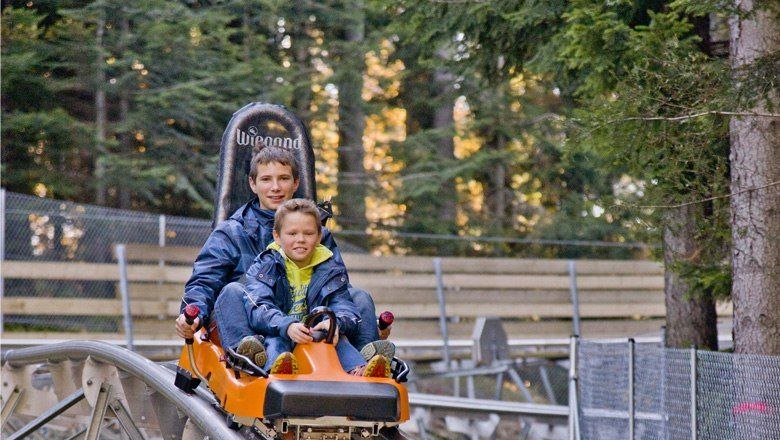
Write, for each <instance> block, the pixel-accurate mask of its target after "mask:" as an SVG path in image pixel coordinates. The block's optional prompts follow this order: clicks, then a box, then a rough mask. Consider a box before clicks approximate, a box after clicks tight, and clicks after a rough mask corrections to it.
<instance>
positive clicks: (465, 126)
mask: <svg viewBox="0 0 780 440" xmlns="http://www.w3.org/2000/svg"><path fill="white" fill-rule="evenodd" d="M773 5H774V6H773ZM778 23H780V19H779V18H778V9H777V4H776V3H774V2H762V1H755V2H753V1H742V2H734V3H732V2H730V1H713V0H707V1H692V0H691V1H688V0H677V1H660V0H646V1H625V0H615V1H609V2H604V1H596V0H575V1H562V0H552V1H534V0H527V1H520V0H514V1H513V0H497V1H480V0H473V1H469V0H449V1H447V0H430V1H418V0H412V1H408V0H386V1H374V0H341V1H329V0H326V1H308V0H293V1H281V0H243V1H239V0H236V1H218V0H213V1H205V0H204V1H195V0H139V1H131V2H128V1H117V0H97V1H83V0H82V1H76V0H49V1H35V0H27V1H3V2H2V185H3V187H4V188H6V189H7V190H10V191H15V192H21V193H25V194H34V195H38V196H40V197H49V198H55V199H64V200H71V201H76V202H82V203H91V204H97V205H102V206H111V207H117V208H124V209H134V210H141V211H147V212H156V213H164V214H173V215H181V216H193V217H204V218H208V217H210V216H211V212H212V208H213V206H212V203H211V201H212V200H213V198H214V197H213V195H214V194H213V193H214V186H215V178H216V174H217V173H216V169H217V162H218V151H219V144H220V140H221V136H222V133H223V130H224V128H225V126H226V124H227V122H228V121H229V119H230V117H231V115H232V113H233V112H234V111H236V110H237V109H239V108H241V107H243V106H244V105H245V104H247V103H249V102H254V101H259V102H270V103H276V104H283V105H285V106H287V107H288V108H289V109H291V110H292V111H293V112H295V113H296V114H297V115H298V116H299V117H301V118H302V120H303V121H304V122H305V124H306V125H307V127H308V128H309V130H310V133H311V137H312V141H313V145H314V147H315V156H316V157H317V164H316V165H317V170H316V176H317V184H318V196H319V198H321V199H332V201H333V204H334V206H335V210H336V217H335V222H334V223H332V224H331V226H332V227H333V228H335V229H337V230H341V231H343V232H346V233H350V234H348V235H346V237H347V240H348V241H349V242H350V244H352V245H354V246H358V247H360V248H363V249H366V250H369V251H372V252H379V253H397V254H405V253H415V254H423V255H424V254H446V255H487V256H496V255H501V256H525V257H528V256H532V257H556V258H582V257H590V258H638V257H652V258H657V259H663V260H664V263H665V268H666V281H667V282H666V288H665V290H666V301H667V310H668V312H667V338H666V339H667V344H668V345H670V346H678V347H683V346H690V345H697V346H699V347H708V348H717V332H716V329H715V319H716V317H715V308H714V304H715V301H717V300H720V299H724V298H727V297H729V296H730V295H731V296H732V300H733V301H734V307H735V347H736V349H737V351H743V352H754V353H767V354H780V270H778V267H780V243H778V240H780V239H778V237H780V218H778V217H779V216H780V214H778V211H777V206H780V186H778V181H779V180H780V157H779V155H780V153H779V152H778V150H779V149H780V147H778V143H779V142H780V140H779V139H778V136H779V135H778V129H777V124H778V119H780V118H778V112H777V109H776V106H777V104H778V90H777V72H778V53H780V52H779V51H778V47H779V46H780V42H779V41H778V35H780V32H778V30H779V28H778V26H779V25H778ZM420 237H440V238H442V237H443V238H452V239H444V240H436V241H435V242H434V241H421V240H419V238H420ZM431 243H435V244H431Z"/></svg>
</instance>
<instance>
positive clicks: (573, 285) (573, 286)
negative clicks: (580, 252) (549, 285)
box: [569, 260, 582, 336]
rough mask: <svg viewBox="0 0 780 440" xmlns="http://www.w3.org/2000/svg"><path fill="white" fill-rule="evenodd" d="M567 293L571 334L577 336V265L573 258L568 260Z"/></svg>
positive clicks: (578, 328)
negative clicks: (569, 304)
mask: <svg viewBox="0 0 780 440" xmlns="http://www.w3.org/2000/svg"><path fill="white" fill-rule="evenodd" d="M569 294H570V295H571V307H572V314H571V326H572V332H574V333H573V334H575V335H577V336H579V335H581V334H582V333H581V332H580V300H579V294H578V292H577V266H576V265H575V263H574V260H569Z"/></svg>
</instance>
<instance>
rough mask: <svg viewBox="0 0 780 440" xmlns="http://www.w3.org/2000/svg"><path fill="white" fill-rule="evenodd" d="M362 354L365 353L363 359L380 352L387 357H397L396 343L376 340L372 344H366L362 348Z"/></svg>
mask: <svg viewBox="0 0 780 440" xmlns="http://www.w3.org/2000/svg"><path fill="white" fill-rule="evenodd" d="M360 354H361V355H363V359H365V360H366V361H368V360H369V359H371V358H372V357H374V356H376V355H378V354H379V355H382V356H384V357H385V358H387V359H392V358H393V357H395V344H393V343H392V342H390V341H386V340H379V341H374V342H372V343H370V344H366V346H365V347H363V349H362V350H360Z"/></svg>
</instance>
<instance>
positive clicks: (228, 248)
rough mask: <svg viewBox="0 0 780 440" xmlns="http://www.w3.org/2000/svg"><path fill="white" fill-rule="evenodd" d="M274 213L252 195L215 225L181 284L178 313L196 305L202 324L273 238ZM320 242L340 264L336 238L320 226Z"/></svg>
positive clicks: (340, 259)
mask: <svg viewBox="0 0 780 440" xmlns="http://www.w3.org/2000/svg"><path fill="white" fill-rule="evenodd" d="M274 213H275V211H273V210H269V209H260V202H259V201H258V200H257V198H255V199H253V200H252V201H250V202H248V203H246V204H245V205H243V206H242V207H240V208H238V209H237V210H236V211H235V212H234V213H233V215H231V216H230V218H228V219H227V220H225V221H223V222H222V223H220V224H219V225H217V227H216V228H215V229H214V230H213V231H212V232H211V234H210V235H209V237H208V239H206V243H205V244H204V245H203V247H202V248H201V250H200V253H199V254H198V257H197V258H196V259H195V264H194V265H193V268H192V275H191V276H190V279H189V280H188V281H187V284H185V285H184V296H183V297H182V302H181V306H180V308H179V311H180V313H181V312H182V311H184V307H186V306H187V305H188V304H195V305H197V306H198V307H199V308H200V315H199V318H200V322H201V323H204V324H205V321H206V319H208V316H210V314H211V311H212V310H213V309H214V302H215V301H216V300H217V296H218V295H219V293H220V292H221V291H222V288H223V287H225V286H226V285H227V284H228V283H231V282H233V281H239V280H241V278H242V276H243V275H244V274H245V273H246V271H247V269H249V266H251V264H252V262H253V261H254V259H255V257H257V255H258V254H260V253H261V252H262V251H264V250H265V248H266V247H268V245H269V244H270V243H271V242H272V241H273V225H274ZM321 243H322V244H324V245H325V246H326V247H327V248H328V249H330V250H331V251H332V252H333V258H334V259H335V260H336V261H337V262H341V263H342V264H343V260H342V258H341V253H340V252H339V250H338V247H337V246H336V242H335V240H333V236H332V235H331V233H330V231H328V230H327V229H326V228H323V230H322V240H321Z"/></svg>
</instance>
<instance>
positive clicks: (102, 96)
mask: <svg viewBox="0 0 780 440" xmlns="http://www.w3.org/2000/svg"><path fill="white" fill-rule="evenodd" d="M105 22H106V20H105V17H104V16H103V13H102V12H101V13H100V16H99V17H98V20H97V25H96V30H95V46H96V49H97V50H96V51H97V60H96V63H95V66H96V67H97V72H96V73H95V87H96V88H95V203H96V204H97V205H102V206H105V204H106V192H107V191H106V90H105V85H106V70H105V64H106V62H105V60H104V59H103V33H104V30H105V27H106V26H105V24H106V23H105Z"/></svg>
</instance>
